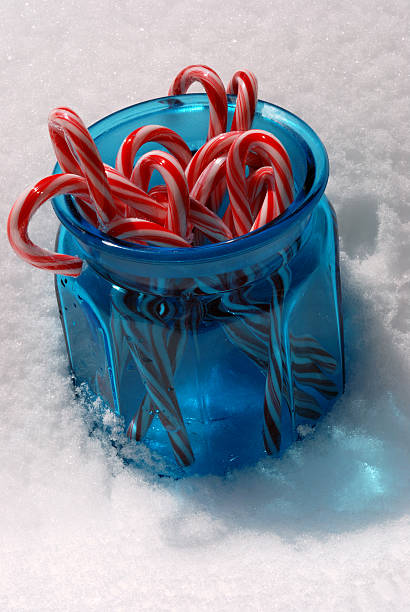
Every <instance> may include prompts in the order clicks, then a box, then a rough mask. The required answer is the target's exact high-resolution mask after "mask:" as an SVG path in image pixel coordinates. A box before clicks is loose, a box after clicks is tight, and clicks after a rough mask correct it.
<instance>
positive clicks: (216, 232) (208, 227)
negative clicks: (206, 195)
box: [149, 185, 232, 242]
mask: <svg viewBox="0 0 410 612" xmlns="http://www.w3.org/2000/svg"><path fill="white" fill-rule="evenodd" d="M194 193H195V192H194ZM149 195H150V196H152V198H153V199H155V200H156V201H157V202H158V203H162V205H163V206H164V211H165V212H166V210H167V208H168V196H167V189H166V187H165V185H156V186H155V187H152V189H150V191H149ZM189 220H190V222H191V223H192V226H193V227H194V228H196V229H198V230H200V231H201V232H202V233H203V234H204V235H205V236H206V237H207V238H209V240H211V242H224V241H225V240H231V239H232V232H231V231H230V230H229V228H228V227H227V226H226V225H225V223H224V222H223V221H222V219H221V218H220V217H218V215H216V214H215V213H214V212H212V211H211V210H210V209H209V208H208V207H207V206H204V204H202V202H201V201H199V199H196V198H195V197H193V196H191V197H190V206H189Z"/></svg>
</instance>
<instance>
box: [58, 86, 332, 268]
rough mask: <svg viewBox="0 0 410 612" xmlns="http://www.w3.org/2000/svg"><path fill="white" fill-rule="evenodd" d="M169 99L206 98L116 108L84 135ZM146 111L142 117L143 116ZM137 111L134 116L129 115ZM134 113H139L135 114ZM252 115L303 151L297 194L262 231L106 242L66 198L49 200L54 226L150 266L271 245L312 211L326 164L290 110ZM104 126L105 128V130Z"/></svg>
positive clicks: (262, 105)
mask: <svg viewBox="0 0 410 612" xmlns="http://www.w3.org/2000/svg"><path fill="white" fill-rule="evenodd" d="M171 100H175V101H179V102H183V103H185V104H186V101H187V100H190V102H192V106H198V105H200V106H201V107H207V106H208V98H207V96H206V94H184V95H181V96H166V97H161V98H155V99H152V100H146V101H143V102H139V103H138V104H133V105H131V106H128V107H125V108H122V109H120V110H118V111H115V112H114V113H111V114H109V115H107V116H105V117H104V118H102V119H100V120H99V121H97V122H96V123H94V124H93V125H91V126H90V128H89V131H90V133H91V135H92V137H93V138H94V139H97V138H98V137H99V136H102V135H103V134H104V133H105V132H106V131H107V128H109V127H110V124H112V122H113V120H114V121H115V119H116V118H118V119H119V120H120V119H122V118H125V117H126V116H127V115H132V116H135V117H137V116H139V117H142V116H144V115H145V116H147V117H149V115H151V114H153V113H154V112H156V113H158V112H160V111H161V110H162V111H163V110H164V102H167V103H169V102H170V101H171ZM235 102H236V96H230V95H228V109H229V107H231V110H233V108H234V106H235ZM144 110H145V111H148V112H144ZM135 111H137V113H135ZM138 111H140V112H138ZM256 114H259V115H260V116H262V117H265V118H267V119H274V121H275V122H276V123H278V124H280V125H281V127H284V128H286V129H287V130H289V131H290V132H291V133H292V132H293V134H295V135H296V136H297V138H298V140H299V141H301V142H302V143H303V145H304V147H305V149H306V176H305V180H304V184H303V185H302V186H301V188H300V189H299V191H298V193H297V195H296V197H295V199H294V201H293V202H292V204H291V205H290V206H289V207H288V208H287V210H286V211H285V212H284V213H283V214H282V215H280V217H278V218H277V219H275V220H274V221H272V222H270V223H268V224H266V225H265V226H263V227H261V228H259V229H257V230H255V231H253V232H249V233H247V234H244V235H243V236H238V237H236V238H233V239H232V240H228V241H225V242H218V243H213V244H206V245H201V246H195V247H191V248H189V249H187V248H171V247H159V246H142V245H136V244H132V243H130V242H127V241H125V240H121V239H118V238H112V237H111V236H108V235H107V234H104V233H103V232H102V231H100V230H99V229H97V228H95V227H93V226H92V225H90V224H89V223H87V222H86V221H85V220H83V219H82V218H81V217H80V216H79V214H78V213H77V212H76V208H75V206H74V204H73V200H72V196H58V197H55V198H53V200H52V204H53V208H54V211H55V213H56V215H57V217H58V219H59V220H60V222H61V223H62V224H63V225H64V226H65V227H66V228H67V229H68V231H69V232H70V233H72V234H73V235H74V236H75V237H76V238H77V239H78V240H79V241H80V242H82V243H86V244H87V245H88V246H92V247H93V248H96V249H101V250H103V251H105V252H106V253H107V255H108V254H112V255H116V256H120V257H121V258H126V259H131V260H134V261H141V262H147V263H148V262H150V263H156V264H161V263H164V264H165V263H166V264H170V263H184V262H193V261H197V262H198V263H199V261H209V260H215V259H220V258H224V257H226V256H229V255H231V256H232V255H235V256H238V255H240V254H241V253H242V252H243V253H246V252H248V251H252V250H254V249H258V248H259V247H261V246H263V245H266V244H267V243H269V242H274V241H276V240H277V239H278V238H279V237H280V236H282V234H285V233H287V231H288V230H289V229H290V227H291V226H292V227H293V225H294V224H295V223H297V222H298V221H299V220H300V221H301V220H302V219H304V218H305V217H306V215H308V214H310V212H311V211H312V209H313V207H314V206H315V205H316V204H317V202H319V200H320V198H321V197H322V195H323V193H324V191H325V188H326V185H327V181H328V176H329V161H328V157H327V153H326V149H325V147H324V145H323V143H322V141H321V140H320V138H319V136H318V135H317V134H316V132H314V131H313V130H312V128H311V127H310V126H309V125H308V124H307V123H305V122H304V121H303V120H302V119H300V118H299V117H298V116H297V115H294V114H293V113H291V112H290V111H288V110H286V109H284V108H282V107H280V106H277V105H275V104H271V103H270V102H266V101H264V100H258V103H257V107H256ZM107 124H108V125H107ZM59 172H61V169H60V167H59V165H58V164H56V166H55V167H54V170H53V173H54V174H56V173H59Z"/></svg>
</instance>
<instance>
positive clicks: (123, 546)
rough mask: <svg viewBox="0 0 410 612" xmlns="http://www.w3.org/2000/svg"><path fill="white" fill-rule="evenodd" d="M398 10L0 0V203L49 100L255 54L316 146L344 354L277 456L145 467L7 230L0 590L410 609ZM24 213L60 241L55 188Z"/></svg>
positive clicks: (116, 94) (89, 115)
mask: <svg viewBox="0 0 410 612" xmlns="http://www.w3.org/2000/svg"><path fill="white" fill-rule="evenodd" d="M408 13H409V5H408V0H397V1H395V0H386V2H383V3H381V2H378V1H376V0H356V2H351V1H346V2H330V1H329V2H325V1H324V0H312V2H306V0H278V1H275V2H261V1H259V0H253V2H227V3H225V4H224V3H222V2H221V1H220V0H218V1H216V0H208V1H207V2H201V1H191V2H187V1H185V2H182V1H176V0H174V2H169V1H166V2H165V1H161V2H154V1H147V0H138V1H136V0H127V1H117V2H115V1H108V0H98V1H97V0H85V1H84V2H80V1H79V0H78V1H70V0H69V1H65V2H63V1H62V2H56V3H51V2H49V1H40V0H35V1H26V2H23V1H19V0H8V1H7V2H2V3H1V7H0V23H1V24H2V38H1V43H0V44H1V49H2V64H1V95H2V97H3V99H2V113H3V114H2V125H1V148H0V161H1V168H2V172H1V176H0V184H1V194H2V198H1V207H2V209H1V210H2V216H3V217H2V218H3V219H5V217H6V215H7V213H8V210H9V208H10V206H11V204H12V202H13V201H14V199H15V197H16V196H17V195H18V193H19V192H20V191H22V190H23V188H24V187H25V186H26V185H28V184H31V183H33V182H34V181H36V180H38V179H39V178H41V177H43V176H45V175H47V174H49V172H50V169H51V168H52V166H53V154H52V149H51V146H50V144H49V141H48V135H47V124H46V120H47V114H48V111H49V110H50V109H51V108H52V107H54V106H57V105H66V106H72V107H73V108H75V109H76V110H77V111H78V112H79V113H80V114H81V115H82V117H83V118H84V120H85V122H86V123H88V124H90V123H93V122H94V121H96V120H97V119H99V118H101V117H103V116H104V115H106V114H108V113H110V112H112V111H114V110H116V109H119V108H121V107H124V106H127V105H129V104H132V103H133V102H137V101H141V100H144V99H148V98H153V97H157V96H160V95H165V93H166V92H167V89H168V85H169V83H170V80H171V79H172V78H173V76H174V75H175V74H176V72H177V71H178V70H179V69H180V68H181V67H183V66H184V65H186V64H188V63H198V62H202V63H206V64H209V65H211V66H213V67H214V68H215V69H216V70H217V71H218V72H219V73H220V74H221V76H222V78H223V79H224V81H225V82H227V80H228V79H229V78H230V76H231V75H232V73H233V72H234V70H235V69H237V68H239V67H245V68H250V69H252V70H254V71H255V72H256V74H257V75H258V78H259V82H260V97H261V98H262V99H266V100H270V101H273V102H275V103H277V104H279V105H281V106H284V107H286V108H288V109H290V110H292V111H293V112H295V113H296V114H298V115H300V116H301V117H303V118H304V119H305V120H306V121H307V122H308V123H309V124H310V125H312V127H313V128H314V129H315V130H316V131H317V132H318V133H319V134H320V136H321V138H322V139H323V141H324V142H325V144H326V146H327V149H328V153H329V157H330V161H331V178H330V182H329V186H328V189H327V194H328V196H329V197H330V199H331V201H332V202H333V204H334V206H335V208H336V210H337V213H338V217H339V223H340V233H341V246H342V281H343V297H344V314H345V321H346V328H347V337H346V351H347V356H348V364H347V374H348V384H347V391H346V394H345V396H344V398H343V400H342V401H340V402H339V404H338V405H337V406H336V408H335V409H334V410H333V412H332V413H331V414H330V415H329V417H328V418H327V419H326V420H325V421H324V422H323V423H322V424H321V425H320V427H318V428H317V430H316V433H315V434H314V435H313V436H312V435H307V437H306V438H305V440H304V441H303V442H301V443H298V444H297V445H296V446H294V447H293V448H292V450H291V451H290V452H288V453H287V454H286V456H285V457H284V458H283V460H281V461H267V462H264V463H262V464H261V465H259V466H257V467H256V468H255V469H252V470H248V471H245V472H242V473H236V474H234V475H233V476H232V477H231V478H229V479H228V480H225V481H223V480H221V479H218V478H202V479H187V480H184V481H179V482H173V481H172V482H169V481H167V482H165V481H164V480H161V481H158V480H157V479H156V478H155V477H154V476H153V475H152V474H151V473H150V471H149V469H148V468H147V469H146V470H138V469H132V468H130V467H127V466H126V465H125V464H124V461H123V458H122V457H121V456H118V454H117V453H116V451H115V448H114V447H113V446H112V444H111V438H110V434H109V430H108V429H107V432H106V433H100V434H98V435H94V436H92V437H90V436H89V434H88V432H89V423H88V421H89V416H88V413H87V412H86V410H85V409H84V407H83V406H82V405H81V402H79V401H77V400H76V399H75V398H74V396H73V392H72V389H71V386H70V380H69V377H68V375H67V369H66V368H67V362H66V356H65V349H64V343H63V338H62V333H61V330H60V323H59V320H58V316H57V309H56V305H55V298H54V289H53V277H52V275H50V274H47V273H45V272H40V271H38V270H35V269H34V268H31V267H30V266H28V265H27V264H25V263H23V262H22V261H20V260H18V259H17V257H16V256H15V255H14V254H13V253H12V252H11V249H10V248H9V246H8V244H7V243H6V240H5V235H4V234H5V233H4V230H3V232H2V236H1V238H2V240H1V274H2V279H1V283H2V287H3V294H2V310H1V335H0V337H1V340H2V349H3V350H2V355H1V372H2V376H1V379H0V385H1V393H0V397H1V398H2V403H3V409H2V419H1V425H0V428H1V442H0V473H1V476H0V478H1V492H2V495H1V498H2V504H1V505H2V508H1V514H0V516H1V519H0V522H1V556H2V564H1V571H0V609H1V610H79V611H80V610H81V611H82V610H136V609H142V610H180V609H184V610H217V611H219V610H234V611H237V610H238V611H241V610H246V611H248V610H284V609H286V610H327V611H330V610H366V611H367V610H371V611H373V610H386V609H389V610H410V587H409V583H410V554H409V553H410V542H409V540H410V538H409V533H410V529H409V527H410V512H409V511H410V476H409V474H410V409H409V395H410V387H409V378H410V377H409V344H410V343H409V340H410V318H409V298H410V275H409V260H410V242H409V229H410V206H409V195H408V194H409V191H410V183H409V160H410V145H409V142H410V139H409V112H408V106H409V95H408V94H409V81H408V76H409V75H408V67H409V63H408V62H409V46H408V32H409V25H410V24H409V18H408ZM33 225H34V230H33V232H34V234H33V235H34V236H35V237H36V239H37V240H41V241H42V244H44V245H52V243H53V240H54V235H55V231H56V228H57V222H56V220H55V218H54V216H53V213H52V212H51V209H50V207H47V206H46V207H44V210H42V211H40V213H39V214H38V218H37V219H36V222H35V223H34V224H33ZM107 421H110V418H109V417H108V416H107ZM108 425H110V423H109V422H107V426H108ZM111 425H112V434H111V437H113V438H114V439H115V440H116V441H117V443H119V442H121V434H120V431H119V430H118V426H117V425H116V424H115V423H111ZM122 442H124V439H122ZM130 452H131V449H130V447H129V446H128V447H127V445H126V444H124V446H123V450H122V452H121V453H120V455H121V454H123V455H124V456H125V455H126V454H127V453H130ZM134 452H138V453H143V450H139V451H134Z"/></svg>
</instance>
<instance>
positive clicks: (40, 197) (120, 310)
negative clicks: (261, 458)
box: [8, 66, 294, 465]
mask: <svg viewBox="0 0 410 612" xmlns="http://www.w3.org/2000/svg"><path fill="white" fill-rule="evenodd" d="M194 82H199V83H200V84H201V85H202V86H203V87H204V89H205V91H206V93H207V96H208V99H209V114H210V117H209V129H208V135H207V140H206V142H205V144H204V145H203V146H202V147H201V148H200V149H199V150H198V151H196V152H195V153H194V154H192V152H191V151H190V149H189V147H188V145H187V144H186V143H185V142H184V140H183V139H182V138H181V137H180V136H179V135H178V134H177V133H176V132H174V131H172V130H170V129H169V128H166V127H164V126H159V125H148V126H144V127H140V128H138V129H136V130H134V131H133V132H132V133H131V134H129V135H128V136H127V138H126V139H125V140H124V141H123V143H122V144H121V146H120V148H119V150H118V154H117V158H116V163H115V168H112V167H110V166H108V165H107V164H104V163H103V161H102V159H101V156H100V154H99V152H98V149H97V147H96V145H95V143H94V141H93V139H92V137H91V135H90V133H89V132H88V130H87V128H86V127H85V125H84V123H83V122H82V120H81V119H80V117H79V116H78V115H77V114H76V113H75V112H74V111H72V110H70V109H68V108H56V109H54V110H53V111H52V112H51V113H50V116H49V123H48V125H49V132H50V137H51V141H52V145H53V148H54V151H55V154H56V157H57V160H58V163H59V165H60V167H61V169H62V171H63V173H62V174H56V175H52V176H49V177H46V178H44V179H42V180H41V181H39V182H38V183H36V184H35V185H34V186H33V187H30V188H28V189H26V190H25V191H24V192H23V193H22V194H21V195H20V197H19V198H18V199H17V200H16V202H15V203H14V205H13V208H12V210H11V212H10V215H9V219H8V236H9V240H10V243H11V245H12V247H13V248H14V250H15V251H16V252H17V253H18V254H19V255H20V256H21V257H22V258H23V259H25V260H27V261H28V262H29V263H31V264H32V265H33V266H36V267H38V268H42V269H46V270H50V271H52V272H54V273H56V274H64V275H66V276H78V275H79V274H80V273H81V270H82V266H83V262H82V260H81V259H79V258H78V257H74V256H70V255H64V254H61V253H52V252H50V251H47V250H45V249H43V248H41V247H39V246H37V245H35V244H33V243H32V241H31V240H30V238H29V237H28V225H29V222H30V219H31V217H32V216H33V214H34V213H35V212H36V211H37V210H38V209H39V208H40V206H42V204H44V203H45V202H47V201H48V200H49V199H51V198H53V197H55V196H57V195H63V194H66V195H72V196H75V205H76V206H77V208H78V212H79V214H80V215H81V216H82V217H83V218H84V219H85V220H86V221H87V222H88V223H90V224H91V225H94V226H95V227H97V228H98V229H99V230H100V231H101V232H104V233H105V234H108V235H110V236H112V237H114V238H120V239H122V240H126V241H130V242H133V243H137V244H140V245H154V246H158V247H164V246H166V247H172V248H179V247H181V248H187V247H192V246H194V247H196V246H199V247H200V245H201V244H203V242H204V241H205V240H207V241H209V242H214V243H215V242H223V241H226V240H231V239H233V238H236V237H238V236H242V235H243V234H246V233H247V232H250V231H253V230H255V229H258V228H261V227H262V226H263V225H265V224H266V223H269V222H271V221H273V220H274V219H275V218H276V217H277V216H279V215H280V214H281V213H283V212H284V211H285V209H286V208H287V207H288V206H289V204H290V203H291V202H292V200H293V189H294V186H293V174H292V167H291V162H290V159H289V156H288V154H287V152H286V150H285V148H284V147H283V145H282V144H281V142H280V141H279V140H278V139H277V138H276V137H275V136H273V135H272V134H271V133H268V132H265V131H263V130H253V129H251V125H252V121H253V117H254V113H255V108H256V103H257V80H256V78H255V76H254V75H253V74H252V73H251V72H250V71H247V70H239V71H237V72H236V73H235V74H234V76H233V77H232V79H231V81H230V82H229V84H228V87H227V90H225V87H224V85H223V83H222V81H221V79H220V78H219V76H218V75H217V74H216V73H215V72H214V71H213V70H212V69H211V68H208V67H207V66H188V67H186V68H184V69H183V70H181V71H180V73H179V74H178V75H177V76H176V78H175V80H174V82H173V83H172V85H171V87H170V90H169V95H181V94H184V93H186V92H187V90H188V89H189V87H190V86H191V85H192V84H193V83H194ZM227 93H228V94H233V95H236V107H235V112H234V115H233V120H232V125H231V131H230V132H227V131H226V129H227V110H228V102H227ZM149 142H154V143H157V144H159V145H161V146H162V147H164V148H165V149H166V150H167V151H163V150H152V151H149V152H148V153H145V154H143V155H140V156H138V155H137V154H138V151H139V149H140V148H141V147H142V146H143V145H144V144H146V143H149ZM154 170H157V171H159V173H160V175H161V177H162V180H163V183H164V184H162V185H156V186H154V187H151V188H150V180H151V176H152V173H153V172H154ZM226 193H228V196H229V198H228V201H227V198H226V197H225V196H226ZM288 256H289V254H287V253H283V255H282V257H283V261H284V262H286V261H287V258H288ZM284 274H285V276H284V277H283V278H282V276H281V275H280V274H279V275H278V274H276V275H274V276H273V277H272V279H271V281H272V292H273V298H272V304H271V308H270V314H269V316H268V319H267V318H266V313H264V312H263V313H262V312H261V313H259V311H258V312H257V314H256V315H254V314H253V315H252V316H247V313H248V304H247V301H248V300H247V298H246V296H241V297H240V296H239V297H238V299H239V301H238V302H237V303H234V304H230V305H229V306H230V311H232V309H233V311H234V312H235V311H238V312H240V313H241V315H242V317H238V318H235V320H234V321H233V322H232V321H231V322H230V324H229V325H224V330H225V332H226V333H227V336H228V338H229V339H230V340H231V341H232V342H233V343H234V344H236V345H237V346H238V347H239V348H240V349H241V350H243V351H244V352H245V353H246V354H247V355H248V356H249V357H250V358H251V359H253V360H254V361H255V363H257V364H258V366H260V367H261V369H262V370H263V371H264V373H265V374H266V393H265V400H264V430H263V438H264V442H265V447H266V450H267V451H268V452H269V453H272V452H275V451H277V450H279V449H280V429H281V428H280V412H281V394H282V392H284V391H285V390H286V375H285V372H284V369H283V367H282V356H281V342H282V341H281V337H280V333H279V330H280V324H279V323H280V319H281V301H280V300H281V299H282V297H283V294H284V292H285V288H286V286H287V280H286V278H287V277H286V266H285V272H284ZM225 276H226V279H225V280H226V283H227V287H228V286H230V281H229V275H225ZM285 277H286V278H285ZM198 282H199V280H198ZM278 284H279V285H280V287H279V289H278V287H277V285H278ZM201 290H202V291H203V292H204V293H208V292H209V291H211V292H212V288H210V287H208V286H206V284H205V285H204V281H203V280H202V281H201ZM121 295H122V294H121ZM281 296H282V297H281ZM226 299H233V298H231V297H230V294H229V292H228V293H227V296H226ZM152 300H154V302H155V297H153V296H146V297H145V301H144V304H142V305H141V316H142V322H141V320H139V323H138V324H137V322H136V321H135V322H134V320H133V317H127V316H125V317H123V316H121V315H122V314H124V313H125V312H126V309H127V306H126V304H125V303H123V302H122V301H121V299H119V301H118V300H117V301H118V303H117V302H116V303H115V304H113V309H112V312H111V327H112V329H113V333H114V332H115V334H116V335H119V336H120V337H122V338H126V345H127V346H126V350H128V351H130V352H131V354H132V355H133V357H134V358H135V362H136V364H137V367H138V369H139V371H140V374H141V376H142V378H143V379H144V380H146V381H148V382H147V384H146V390H147V393H146V395H145V396H144V398H143V400H142V401H141V404H140V406H139V408H138V409H137V412H136V413H135V415H134V417H133V419H132V420H131V422H130V424H129V427H128V432H127V433H128V435H129V436H130V437H132V438H134V439H137V440H141V439H142V438H143V437H144V436H145V434H146V433H147V430H148V429H149V427H150V424H151V423H152V420H153V418H154V415H155V414H156V413H158V415H159V418H160V421H161V423H162V424H163V426H164V428H165V429H166V431H167V434H168V436H169V440H170V443H171V445H172V448H173V451H174V455H175V458H176V460H177V463H179V464H180V465H189V464H190V463H192V462H193V461H194V455H193V451H192V448H191V445H190V441H189V438H188V433H187V430H186V427H185V424H184V419H183V415H182V412H181V410H180V407H179V404H178V400H177V397H176V395H175V392H174V391H173V389H174V385H173V381H172V378H173V376H174V375H175V372H176V370H177V368H178V365H179V363H180V361H181V357H182V354H183V350H184V346H185V341H186V337H187V332H188V330H189V329H190V330H191V332H192V333H195V329H196V325H197V321H196V319H197V316H196V315H195V314H194V313H192V312H190V313H189V316H187V319H186V321H185V322H182V321H181V322H178V321H176V322H175V326H174V328H173V329H171V330H170V331H169V332H168V330H167V329H166V328H163V327H162V326H155V325H154V326H152V325H151V323H152V321H151V319H152V312H151V310H152V308H151V301H152ZM154 310H155V309H154ZM251 310H252V313H255V307H253V308H252V309H251ZM118 315H120V316H118ZM255 316H256V318H255ZM150 322H151V323H150ZM130 326H131V327H130ZM151 327H152V328H153V329H154V330H155V338H154V336H153V335H152V333H151V331H152V330H151ZM150 330H151V331H150ZM148 340H149V341H148ZM118 347H120V348H121V347H122V348H124V343H123V342H119V343H118ZM120 348H118V350H120ZM154 349H155V350H154ZM121 350H122V349H121ZM153 350H154V352H155V355H156V358H155V359H154V358H153V355H151V352H152V351H153ZM147 351H148V353H149V355H146V352H147ZM118 360H119V361H121V355H118ZM164 363H166V364H168V365H169V367H168V368H165V369H164V368H163V367H162V365H163V364H164ZM147 364H148V365H147ZM147 368H148V370H147ZM164 370H166V372H168V378H164Z"/></svg>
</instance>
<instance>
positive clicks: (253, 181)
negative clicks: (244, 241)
mask: <svg viewBox="0 0 410 612" xmlns="http://www.w3.org/2000/svg"><path fill="white" fill-rule="evenodd" d="M248 195H249V200H250V202H251V211H252V216H253V218H255V221H254V223H253V225H252V227H251V231H253V230H256V229H258V228H259V227H262V226H263V225H266V223H269V222H270V221H273V219H275V218H276V217H278V216H279V215H280V214H281V212H283V211H281V210H280V209H279V205H278V199H277V197H276V182H275V173H274V170H273V168H272V167H271V166H263V167H262V168H258V169H257V170H255V172H253V173H252V176H251V177H250V179H249V180H248ZM260 196H262V198H263V200H262V205H261V206H260V207H256V206H255V203H257V202H258V200H259V201H260V200H261V199H262V198H261V197H260Z"/></svg>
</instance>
